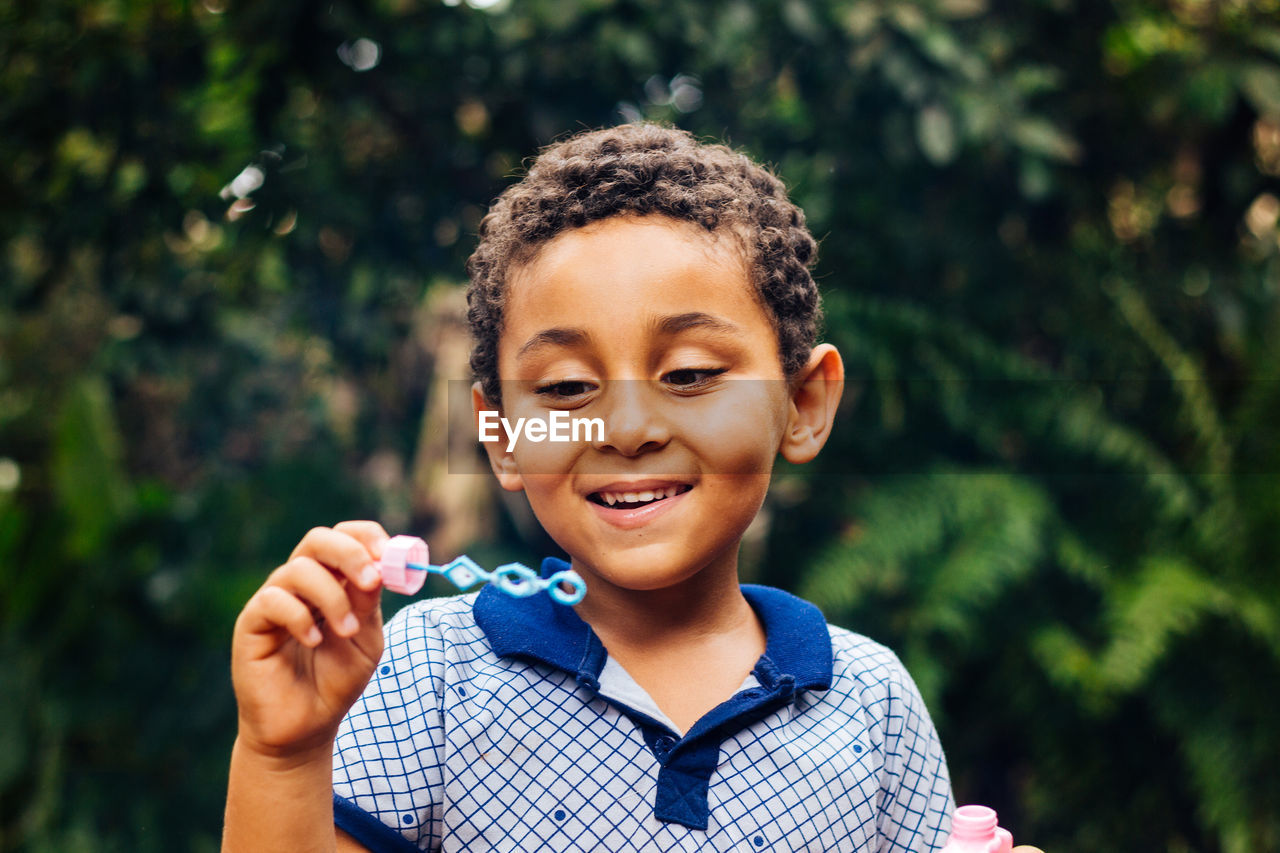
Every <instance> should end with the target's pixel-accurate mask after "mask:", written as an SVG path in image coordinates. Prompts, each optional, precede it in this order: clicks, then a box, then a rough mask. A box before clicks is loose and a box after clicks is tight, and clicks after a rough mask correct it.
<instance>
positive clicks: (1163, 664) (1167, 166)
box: [0, 0, 1280, 853]
mask: <svg viewBox="0 0 1280 853" xmlns="http://www.w3.org/2000/svg"><path fill="white" fill-rule="evenodd" d="M637 119H653V120H659V121H664V122H672V123H675V124H677V125H679V126H681V127H685V128H688V129H690V130H692V131H694V132H695V133H698V134H703V135H707V136H709V137H712V138H715V139H719V140H724V141H727V142H729V143H730V144H732V145H735V146H737V147H740V148H742V149H743V150H745V151H747V152H748V153H750V154H752V155H753V156H755V157H756V158H758V159H761V160H763V161H765V162H768V163H770V164H773V166H774V167H775V168H776V169H777V170H778V172H779V173H780V174H781V175H782V176H783V178H784V179H785V180H786V181H787V183H788V185H789V186H790V187H792V189H793V195H794V198H795V199H796V201H798V202H799V203H800V204H801V205H802V206H803V207H804V209H805V210H806V211H807V213H808V216H809V221H810V223H811V225H812V227H813V230H814V233H815V234H816V235H817V236H818V237H819V238H820V240H821V241H822V249H821V260H820V262H819V265H818V267H817V275H818V277H819V281H820V283H821V284H822V286H823V288H824V291H825V299H826V306H827V314H828V320H827V332H826V336H827V339H828V340H831V341H834V342H835V343H837V344H838V345H839V346H840V347H841V348H842V350H843V352H844V354H845V357H846V359H847V362H848V365H849V370H850V374H851V382H850V387H849V392H848V395H847V399H846V400H845V405H844V411H843V412H842V414H841V421H840V424H839V428H838V430H837V433H836V435H835V437H834V439H833V440H832V444H831V445H830V446H829V448H828V450H827V451H826V452H825V453H824V454H823V456H822V457H820V459H819V461H818V462H816V463H815V464H813V465H812V466H806V468H805V469H803V470H795V471H791V470H788V471H783V472H780V474H779V477H778V482H777V484H776V488H775V489H774V491H773V494H772V496H771V500H770V503H769V504H768V506H767V507H766V511H765V513H764V514H763V516H762V519H761V522H760V523H759V524H758V525H757V526H756V527H755V528H754V529H753V531H752V536H751V537H750V539H749V541H748V542H747V543H746V546H745V548H744V574H745V575H746V576H747V578H748V579H751V580H755V581H760V582H765V583H770V584H774V585H778V586H782V587H784V588H787V589H789V590H793V591H795V592H798V593H799V594H801V595H804V596H806V597H808V598H810V599H811V600H813V601H815V602H817V603H818V604H820V605H821V606H822V607H823V609H824V610H825V612H826V613H827V615H828V618H829V619H831V620H832V621H834V622H836V623H838V624H841V625H844V626H847V627H850V628H852V629H855V630H858V631H861V632H863V633H866V634H868V635H870V636H872V637H874V638H875V639H877V640H880V641H882V642H885V643H888V644H889V645H890V646H892V647H894V648H895V649H896V650H898V651H899V653H900V654H901V656H902V657H903V659H904V660H905V662H906V663H907V665H908V667H909V668H910V670H911V672H912V673H913V675H914V676H915V678H916V679H917V680H918V682H919V684H920V686H921V689H922V691H923V692H924V695H925V697H926V699H927V701H928V703H929V706H930V708H931V710H932V713H933V714H934V717H935V719H936V721H937V723H938V726H939V729H940V731H941V734H942V738H943V743H944V745H945V746H946V749H947V752H948V757H949V760H950V765H951V769H952V774H953V777H954V782H955V789H956V793H957V797H958V799H959V800H960V801H961V802H975V801H976V802H983V803H987V804H990V805H992V806H994V807H996V808H997V809H998V810H999V811H1000V814H1001V816H1002V822H1003V823H1004V824H1005V825H1006V826H1010V827H1012V828H1013V829H1014V831H1015V834H1016V835H1018V836H1019V837H1020V838H1021V839H1023V840H1025V841H1034V842H1035V843H1037V844H1040V845H1041V846H1043V847H1045V849H1046V850H1048V851H1050V853H1075V851H1080V853H1084V851H1098V850H1103V851H1169V853H1183V851H1226V852H1227V853H1246V851H1248V853H1259V852H1260V851H1275V850H1280V772H1277V770H1276V761H1277V758H1278V757H1280V714H1278V713H1277V712H1276V705H1277V700H1278V699H1280V571H1277V568H1278V564H1280V478H1278V477H1277V475H1278V474H1280V381H1278V380H1280V230H1278V229H1277V219H1278V217H1280V3H1278V2H1277V0H1259V2H1251V0H1216V1H1213V0H1174V2H1159V0H1111V2H1078V0H1027V2H995V0H915V2H905V1H900V0H883V2H879V1H878V0H758V1H757V2H752V1H751V0H704V1H703V2H696V3H694V2H660V0H497V2H494V0H468V2H462V0H443V2H441V0H376V2H369V3H360V2H355V0H332V2H325V3H309V2H302V0H279V1H278V2H271V3H249V2H240V0H196V2H179V1H178V0H151V2H147V0H80V2H71V0H43V2H32V0H6V2H0V851H6V853H7V851H19V850H21V851H78V850H86V851H90V850H91V851H173V850H191V851H208V850H214V849H216V847H217V844H218V839H219V831H220V821H221V809H222V803H223V795H224V786H225V782H226V764H227V759H228V755H229V750H230V747H231V743H232V740H233V738H234V733H235V706H234V701H233V697H232V693H231V689H230V683H229V674H228V662H227V658H228V647H229V638H230V632H231V626H232V624H233V621H234V619H235V616H236V614H237V612H238V610H239V608H240V607H241V606H242V604H243V603H244V601H245V600H246V599H247V598H248V597H249V595H250V594H251V593H252V591H253V590H254V589H255V588H256V587H257V586H258V585H259V584H260V583H261V581H262V579H263V578H264V577H265V575H266V574H267V572H268V571H269V570H270V569H272V568H273V567H274V566H275V565H277V564H278V563H280V562H281V561H282V560H284V559H285V557H286V556H287V555H288V553H289V551H290V549H291V547H292V545H293V544H294V543H295V542H296V541H297V539H298V538H299V537H300V536H301V535H302V533H304V532H305V531H306V530H307V529H308V528H309V527H311V526H314V525H317V524H331V523H333V522H336V521H338V520H340V519H344V518H364V517H368V518H376V519H379V520H381V521H382V522H383V523H384V524H385V525H386V526H387V528H388V529H389V530H391V531H392V532H401V531H403V532H413V533H416V534H419V535H424V536H427V537H429V538H431V539H432V542H433V550H434V551H435V552H436V553H440V554H441V555H448V554H449V553H451V552H457V551H460V550H463V549H467V550H469V552H470V553H471V554H472V555H473V556H476V557H477V558H479V559H480V560H481V562H482V563H485V562H486V561H492V560H497V559H502V558H515V559H522V560H525V561H532V560H535V559H537V558H538V556H540V555H541V554H542V553H544V552H545V551H546V550H547V549H549V548H550V547H552V546H551V545H550V544H549V543H547V542H546V541H545V540H544V539H543V537H542V536H541V534H539V533H538V532H537V530H536V528H535V527H533V526H532V524H531V522H530V519H529V517H528V513H527V510H525V509H524V508H523V507H522V504H521V503H520V502H519V501H515V502H512V501H509V500H504V499H503V498H501V497H500V496H499V495H497V494H496V493H495V489H494V487H493V486H492V485H491V484H490V482H489V479H488V478H486V477H482V476H476V475H470V474H457V473H450V472H449V470H448V466H447V465H446V459H447V458H448V457H449V455H450V454H451V453H461V454H463V455H464V456H465V455H466V453H467V452H468V449H467V448H466V447H461V448H458V447H454V448H450V447H449V446H448V442H449V440H450V439H449V437H448V436H449V435H450V434H451V433H450V431H449V430H448V429H446V425H447V424H448V422H449V419H450V417H451V414H450V411H449V407H448V405H447V401H446V398H447V396H448V395H447V394H445V393H444V392H443V390H442V389H443V388H444V387H445V385H446V383H447V382H448V380H455V381H456V380H460V379H465V378H466V376H467V368H466V357H467V347H468V343H467V338H466V331H465V328H464V327H463V325H462V324H461V311H462V305H463V302H462V298H461V287H462V285H463V281H464V274H463V262H464V260H465V258H466V256H467V255H468V253H469V252H470V251H471V249H472V247H473V246H474V241H475V237H474V235H475V231H476V226H477V223H478V221H479V219H480V217H481V215H482V213H483V211H484V209H485V207H486V205H487V204H488V203H489V202H490V201H491V200H492V199H493V197H494V196H495V195H496V194H497V193H498V192H500V191H501V190H502V188H504V187H505V186H507V185H508V184H509V183H510V182H511V181H512V180H513V179H514V178H515V177H516V176H518V175H519V174H520V170H521V168H522V164H523V163H525V161H526V158H528V157H529V156H530V155H531V154H533V153H535V152H536V150H537V149H538V148H539V146H541V145H544V144H546V143H548V142H549V141H551V140H553V139H555V138H557V137H559V136H562V135H564V134H566V133H569V132H572V131H575V130H578V129H582V128H587V127H597V126H602V125H609V124H614V123H618V122H622V121H632V120H637ZM455 414H456V413H455ZM489 564H492V563H489ZM431 591H432V592H434V593H436V594H444V593H447V592H448V591H449V590H448V589H446V588H444V587H434V588H432V590H431ZM400 603H401V602H392V601H390V600H388V602H387V604H388V613H389V612H390V609H391V608H392V607H393V606H398V605H399V604H400Z"/></svg>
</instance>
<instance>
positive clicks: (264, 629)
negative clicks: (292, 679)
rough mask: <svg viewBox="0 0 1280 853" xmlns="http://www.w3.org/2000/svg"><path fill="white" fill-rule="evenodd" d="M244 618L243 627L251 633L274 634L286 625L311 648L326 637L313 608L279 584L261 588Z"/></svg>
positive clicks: (245, 611)
mask: <svg viewBox="0 0 1280 853" xmlns="http://www.w3.org/2000/svg"><path fill="white" fill-rule="evenodd" d="M240 621H241V629H242V630H243V631H245V632H246V633H250V634H270V633H274V632H275V631H276V630H278V629H280V628H284V629H285V630H286V631H288V632H289V633H290V634H291V635H292V636H293V638H294V639H295V640H297V641H298V642H299V643H302V645H304V646H307V647H309V648H315V647H316V646H318V645H320V643H321V641H322V640H323V639H324V636H323V635H322V634H321V633H320V627H319V626H318V625H316V620H315V617H314V616H313V615H312V614H311V608H310V607H307V605H306V604H304V603H303V602H302V601H301V600H300V599H299V598H297V597H296V596H294V595H292V594H290V593H289V592H288V591H287V590H285V589H284V588H282V587H278V586H264V587H263V588H262V589H260V590H258V592H257V594H256V595H254V596H253V598H252V599H250V600H249V603H248V604H247V605H246V606H245V608H244V611H243V612H242V613H241V615H240Z"/></svg>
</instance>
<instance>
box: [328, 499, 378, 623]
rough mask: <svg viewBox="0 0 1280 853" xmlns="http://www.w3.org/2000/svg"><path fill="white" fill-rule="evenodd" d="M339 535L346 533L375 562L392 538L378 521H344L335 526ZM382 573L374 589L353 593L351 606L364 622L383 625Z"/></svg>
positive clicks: (362, 589)
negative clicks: (359, 544)
mask: <svg viewBox="0 0 1280 853" xmlns="http://www.w3.org/2000/svg"><path fill="white" fill-rule="evenodd" d="M333 529H334V530H336V531H338V532H339V533H345V534H346V535H348V536H350V537H351V538H352V539H355V540H356V541H357V542H360V543H361V544H363V545H364V547H365V548H366V549H367V550H368V552H369V555H370V556H371V557H373V558H374V559H375V560H376V559H380V558H381V557H382V546H383V545H384V544H386V541H387V540H388V539H390V538H391V537H390V536H388V535H387V531H386V530H384V529H383V527H382V525H381V524H379V523H378V522H376V521H343V522H340V523H338V524H335V525H334V526H333ZM381 604H382V572H381V571H380V570H379V571H378V572H377V580H376V582H375V583H374V585H373V587H372V588H370V587H362V588H360V589H357V590H352V591H351V605H352V607H353V608H354V609H355V611H356V615H358V616H359V617H360V620H361V621H362V622H370V623H373V624H377V625H381V624H382V612H381V610H380V609H379V608H380V606H381Z"/></svg>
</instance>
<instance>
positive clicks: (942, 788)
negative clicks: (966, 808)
mask: <svg viewBox="0 0 1280 853" xmlns="http://www.w3.org/2000/svg"><path fill="white" fill-rule="evenodd" d="M893 668H894V669H893V672H892V673H891V674H890V676H889V678H888V679H887V686H888V696H887V697H886V705H885V723H886V726H885V744H884V750H885V766H884V777H883V779H882V781H881V786H880V790H881V805H880V817H879V819H878V828H879V831H880V836H881V839H882V843H881V847H880V850H881V853H901V851H907V850H910V851H926V850H939V849H941V848H942V846H943V845H944V844H945V843H946V841H947V831H948V830H949V828H950V825H951V817H952V814H953V813H954V812H955V802H954V800H953V799H952V795H951V777H950V775H949V773H948V772H947V762H946V757H945V756H944V755H943V752H942V744H941V743H940V742H939V740H938V732H937V729H935V728H934V725H933V720H932V719H931V718H930V717H929V711H928V709H927V708H926V707H925V704H924V699H923V698H921V696H920V692H919V690H917V689H916V685H915V682H913V681H912V680H911V676H910V675H908V674H907V671H906V668H905V667H903V666H902V664H901V663H900V662H899V661H898V660H897V659H896V658H895V659H894V661H893Z"/></svg>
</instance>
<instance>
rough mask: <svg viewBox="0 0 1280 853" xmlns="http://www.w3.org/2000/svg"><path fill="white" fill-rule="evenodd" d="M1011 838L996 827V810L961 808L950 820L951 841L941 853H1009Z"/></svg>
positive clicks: (1005, 830)
mask: <svg viewBox="0 0 1280 853" xmlns="http://www.w3.org/2000/svg"><path fill="white" fill-rule="evenodd" d="M1012 849H1013V836H1012V835H1010V834H1009V831H1008V830H1007V829H1002V828H1001V827H999V826H997V825H996V810H995V809H989V808H987V807H986V806H961V807H960V808H958V809H956V814H955V817H954V818H952V820H951V840H950V841H948V842H947V846H946V847H943V848H942V853H1010V851H1011V850H1012Z"/></svg>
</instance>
